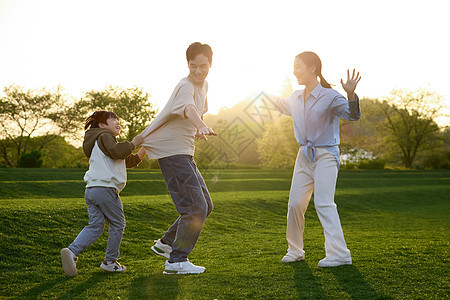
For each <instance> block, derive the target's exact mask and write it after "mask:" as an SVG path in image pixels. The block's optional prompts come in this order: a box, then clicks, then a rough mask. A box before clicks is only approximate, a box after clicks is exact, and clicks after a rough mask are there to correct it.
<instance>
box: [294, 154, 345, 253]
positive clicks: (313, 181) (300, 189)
mask: <svg viewBox="0 0 450 300" xmlns="http://www.w3.org/2000/svg"><path fill="white" fill-rule="evenodd" d="M337 174H338V168H337V162H336V158H335V157H334V156H333V154H331V153H330V152H329V151H328V150H326V149H324V148H316V161H311V162H308V161H307V160H306V158H305V157H304V156H303V154H302V148H300V150H299V152H298V155H297V160H296V161H295V169H294V175H293V177H292V185H291V191H290V194H289V205H288V214H287V231H286V239H287V242H288V244H289V249H288V252H290V253H293V254H294V255H297V256H304V254H305V251H303V230H304V227H305V212H306V209H307V207H308V204H309V200H310V198H311V195H312V193H313V191H314V205H315V207H316V211H317V215H318V216H319V220H320V222H321V223H322V227H323V230H324V234H325V253H326V257H327V259H331V260H347V259H349V258H351V255H350V251H349V250H348V249H347V245H346V244H345V240H344V233H343V232H342V227H341V222H340V221H339V215H338V212H337V207H336V204H335V203H334V192H335V189H336V179H337Z"/></svg>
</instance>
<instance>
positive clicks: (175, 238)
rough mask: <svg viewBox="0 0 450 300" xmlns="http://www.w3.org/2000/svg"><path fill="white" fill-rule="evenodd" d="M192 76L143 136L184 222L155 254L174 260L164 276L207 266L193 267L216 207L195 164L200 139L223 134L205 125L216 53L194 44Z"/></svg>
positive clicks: (200, 270) (198, 270)
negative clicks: (193, 257)
mask: <svg viewBox="0 0 450 300" xmlns="http://www.w3.org/2000/svg"><path fill="white" fill-rule="evenodd" d="M186 59H187V62H188V67H189V75H188V76H187V77H185V78H183V79H181V80H180V82H179V83H178V84H177V86H176V87H175V89H174V91H173V93H172V96H171V97H170V99H169V101H168V102H167V104H166V106H165V107H164V108H163V110H162V111H161V113H159V114H158V116H157V117H156V118H155V120H154V121H153V122H152V123H151V124H150V125H149V126H148V127H147V128H146V129H145V130H144V131H143V132H142V134H141V135H142V137H143V138H144V143H143V144H142V146H144V147H145V149H146V151H147V155H148V156H149V158H151V159H158V162H159V166H160V168H161V172H162V174H163V177H164V180H165V181H166V185H167V188H168V190H169V193H170V195H171V196H172V199H173V202H174V204H175V207H176V209H177V211H178V213H179V214H180V216H179V218H178V219H177V220H176V221H175V222H174V223H173V225H172V226H171V227H170V228H169V229H168V230H167V232H166V233H165V235H164V236H163V237H162V238H161V239H159V240H158V241H157V242H156V244H155V245H154V246H153V247H152V250H153V251H154V252H155V253H156V254H158V255H161V256H164V257H166V258H168V260H167V261H166V263H165V271H164V274H195V273H203V272H205V268H204V267H200V266H196V265H194V264H192V263H190V262H189V260H188V255H189V253H191V251H192V250H193V248H194V246H195V244H196V242H197V239H198V237H199V235H200V232H201V230H202V227H203V223H204V222H205V219H206V217H207V216H208V215H209V214H210V213H211V211H212V209H213V204H212V201H211V197H210V196H209V192H208V189H207V187H206V184H205V181H204V180H203V178H202V175H201V174H200V172H199V170H198V169H197V166H196V164H195V162H194V159H193V156H194V148H195V147H194V139H195V138H199V139H204V140H207V138H206V135H217V134H216V133H215V132H214V131H213V130H212V129H211V128H209V127H208V126H206V124H205V123H204V122H203V121H202V120H203V115H204V114H205V113H206V112H207V111H208V104H207V98H206V94H207V92H208V83H207V82H206V80H205V79H206V76H208V72H209V69H210V68H211V64H212V50H211V47H210V46H209V45H207V44H201V43H193V44H191V45H190V46H189V48H188V49H187V51H186Z"/></svg>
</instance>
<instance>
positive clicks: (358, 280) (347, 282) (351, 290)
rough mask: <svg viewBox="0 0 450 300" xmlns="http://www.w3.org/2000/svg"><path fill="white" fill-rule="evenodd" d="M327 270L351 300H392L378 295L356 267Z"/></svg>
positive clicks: (349, 266)
mask: <svg viewBox="0 0 450 300" xmlns="http://www.w3.org/2000/svg"><path fill="white" fill-rule="evenodd" d="M325 270H326V271H328V272H330V273H331V274H333V275H334V277H335V278H336V279H337V281H338V282H339V285H340V287H341V288H342V289H343V290H344V291H345V292H346V293H347V294H348V295H349V296H350V298H351V299H392V298H391V297H388V296H384V295H380V294H378V293H377V291H375V290H374V289H373V288H372V286H371V285H370V284H369V283H367V281H366V280H365V279H364V276H363V275H362V274H361V272H360V271H359V270H358V268H357V267H355V266H354V265H348V266H340V267H334V268H326V269H325Z"/></svg>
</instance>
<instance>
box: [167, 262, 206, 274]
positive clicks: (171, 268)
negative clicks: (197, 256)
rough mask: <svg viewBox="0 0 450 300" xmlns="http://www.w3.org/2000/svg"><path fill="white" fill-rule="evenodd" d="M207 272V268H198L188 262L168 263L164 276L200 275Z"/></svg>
mask: <svg viewBox="0 0 450 300" xmlns="http://www.w3.org/2000/svg"><path fill="white" fill-rule="evenodd" d="M205 270H206V268H205V267H200V266H196V265H194V264H192V263H191V262H190V261H188V260H187V261H182V262H174V263H170V262H169V261H166V263H165V270H164V272H163V274H200V273H203V272H205Z"/></svg>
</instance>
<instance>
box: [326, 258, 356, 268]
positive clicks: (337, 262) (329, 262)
mask: <svg viewBox="0 0 450 300" xmlns="http://www.w3.org/2000/svg"><path fill="white" fill-rule="evenodd" d="M351 264H352V259H351V258H348V259H342V260H335V259H328V258H326V257H325V258H324V259H322V260H320V261H319V267H320V268H326V267H338V266H343V265H351Z"/></svg>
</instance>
